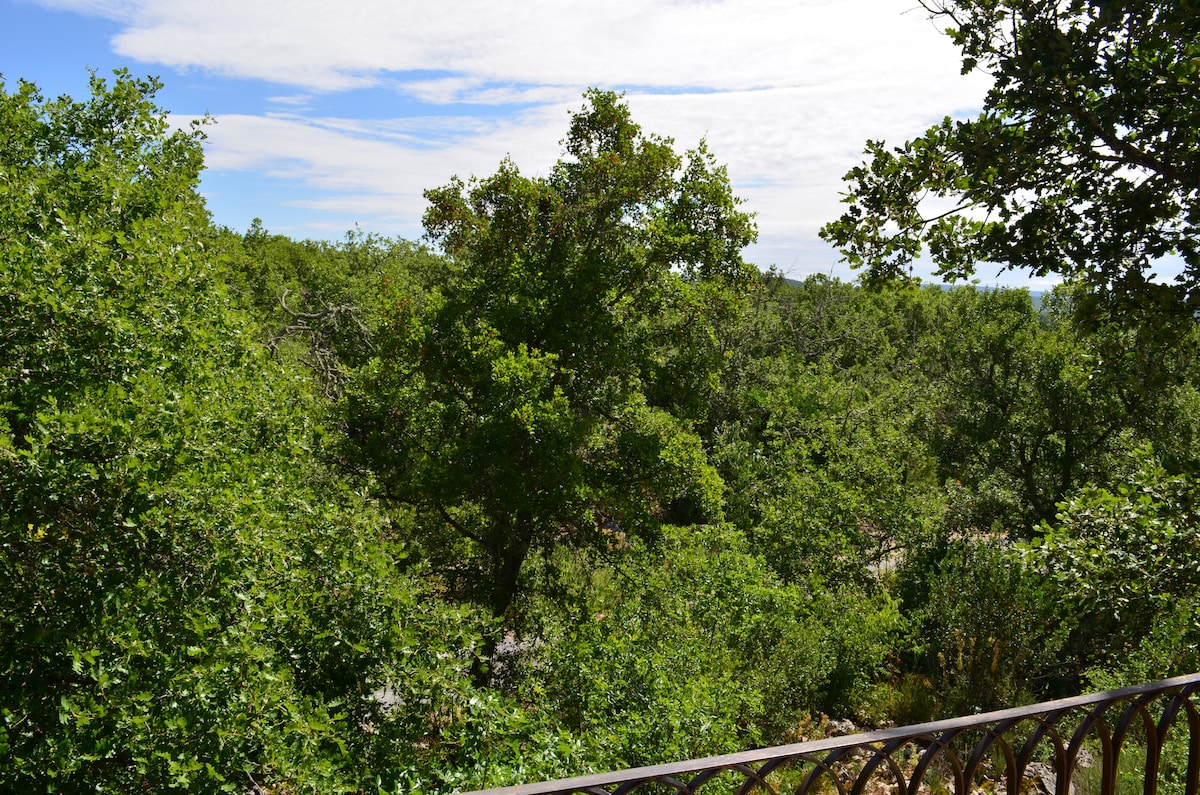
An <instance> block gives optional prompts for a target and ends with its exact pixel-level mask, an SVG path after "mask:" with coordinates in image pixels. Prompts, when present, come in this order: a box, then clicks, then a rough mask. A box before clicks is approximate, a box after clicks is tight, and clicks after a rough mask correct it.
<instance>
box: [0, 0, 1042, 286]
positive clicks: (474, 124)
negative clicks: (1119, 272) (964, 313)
mask: <svg viewBox="0 0 1200 795" xmlns="http://www.w3.org/2000/svg"><path fill="white" fill-rule="evenodd" d="M120 66H126V67H129V68H130V70H131V71H132V72H133V73H134V74H136V75H148V74H151V75H157V76H159V77H160V78H161V79H162V80H163V82H164V83H165V88H164V89H163V91H162V92H161V93H160V95H159V101H160V104H161V105H162V106H163V107H164V108H167V109H168V110H170V111H171V112H172V114H173V115H176V116H178V117H179V118H180V120H181V121H183V120H187V119H190V118H193V117H198V116H202V115H204V114H206V113H207V114H210V115H211V116H212V117H213V118H214V119H215V124H214V125H212V126H211V127H210V128H209V130H208V136H209V138H208V142H207V144H206V162H207V165H208V168H207V170H206V172H205V174H204V178H203V184H202V191H203V193H204V194H205V196H206V198H207V201H208V206H209V209H210V210H211V212H212V214H213V217H214V218H215V220H216V221H217V222H218V223H221V224H225V225H227V226H230V227H232V228H234V229H238V230H244V229H245V228H246V227H247V226H248V225H249V224H250V222H251V219H253V218H255V217H260V218H262V219H263V222H264V225H265V226H266V227H267V228H268V229H270V230H272V231H276V232H281V233H284V234H288V235H290V236H293V237H297V238H306V237H308V238H327V239H336V238H339V237H341V236H342V235H343V234H344V233H345V232H346V231H347V230H349V229H351V228H353V227H354V226H356V225H357V226H358V227H360V228H361V229H363V230H365V231H370V232H378V233H380V234H384V235H399V236H402V237H407V238H410V239H416V238H418V237H419V236H420V234H421V228H420V217H421V213H422V211H423V209H424V200H423V199H422V197H421V192H422V190H424V189H426V188H430V187H436V186H438V185H441V184H444V183H445V182H446V181H447V180H449V179H450V177H452V176H454V175H459V176H462V177H464V178H465V177H469V176H470V175H472V174H476V175H486V174H489V173H491V172H492V171H494V170H495V168H496V166H497V164H498V163H499V162H500V160H501V158H503V157H504V156H506V155H511V157H512V158H513V159H514V160H515V161H516V163H517V165H518V166H519V167H520V168H521V170H522V171H523V172H525V173H530V174H537V173H545V172H546V170H547V169H548V168H549V167H550V165H551V164H552V163H553V162H554V160H555V159H557V157H558V155H559V144H558V142H559V141H560V140H561V139H562V137H563V135H564V134H565V131H566V126H567V118H568V116H567V114H568V112H569V111H570V110H573V109H576V108H578V107H579V106H580V105H581V103H582V100H581V94H582V93H583V91H584V90H585V89H586V88H587V87H588V86H600V87H603V88H611V89H618V90H624V91H625V92H626V93H627V97H628V101H629V104H630V106H631V109H632V111H633V114H634V118H635V119H636V120H637V121H638V122H639V123H641V124H642V126H643V127H644V128H646V129H647V130H649V131H652V132H655V133H659V134H661V135H666V136H670V137H673V138H674V139H675V141H676V143H677V146H678V147H679V148H681V149H684V148H689V147H691V146H694V145H695V144H696V143H697V142H698V141H699V140H700V139H701V138H702V137H704V138H706V139H707V141H708V146H709V148H710V150H711V151H712V152H713V153H714V154H715V155H716V157H717V159H718V160H719V161H721V162H724V163H726V164H727V165H728V169H729V174H730V178H731V181H732V182H733V185H734V189H735V192H736V193H737V194H738V195H739V196H741V197H742V198H743V199H745V201H746V206H747V208H748V209H750V210H752V211H754V212H756V213H757V219H758V224H759V231H760V233H759V238H760V239H759V243H758V244H756V245H755V246H754V247H753V248H752V249H751V250H750V251H749V252H748V253H747V257H748V259H750V260H751V261H753V262H755V263H756V264H758V265H760V266H764V267H765V266H768V265H775V266H777V267H778V268H780V269H781V270H783V271H784V272H785V273H788V274H789V275H792V276H795V277H802V276H804V275H805V274H808V273H814V272H820V273H827V274H830V273H831V274H833V275H836V276H839V277H841V278H852V277H853V275H854V274H853V273H852V272H851V271H850V270H849V269H848V268H846V266H845V265H842V264H838V262H837V260H838V255H837V253H836V252H835V251H834V250H832V249H831V248H829V247H828V246H827V245H826V244H825V243H823V242H822V241H820V240H819V238H818V237H817V229H818V228H819V227H820V226H821V224H823V223H824V222H826V221H828V220H831V219H832V218H834V217H836V216H837V215H838V214H839V212H840V207H841V205H840V204H839V201H838V199H839V195H838V194H839V191H840V190H841V189H842V183H841V176H842V175H843V174H844V173H845V172H846V171H847V170H848V169H849V168H851V167H852V166H854V165H856V164H857V163H858V161H859V159H860V157H861V152H862V148H863V143H864V141H865V140H866V139H868V138H875V139H879V138H883V139H887V140H889V141H894V142H896V143H901V142H902V141H903V140H905V139H907V138H911V137H913V136H915V135H918V134H919V133H920V132H921V131H922V130H924V129H925V128H926V127H927V126H929V125H930V124H932V123H934V122H936V121H938V120H940V119H941V118H942V116H944V115H947V114H952V115H965V114H971V113H972V110H973V109H975V108H978V106H979V104H980V102H981V100H982V97H983V94H984V92H985V91H986V88H987V86H986V84H985V83H984V82H983V78H980V77H972V78H964V77H961V76H959V62H958V52H957V50H956V49H955V48H954V47H953V45H952V44H951V43H950V41H949V40H948V39H947V38H946V37H945V36H944V35H943V34H942V33H941V32H940V31H938V30H937V29H936V28H935V26H934V24H933V23H932V22H930V20H929V19H928V15H927V14H926V13H925V12H924V11H923V10H922V9H920V7H919V6H918V5H917V2H916V0H574V2H570V3H568V2H563V0H520V1H519V2H517V1H516V0H511V1H508V2H505V1H504V0H491V2H485V1H484V0H448V1H444V2H438V3H435V2H429V1H428V0H425V1H424V2H405V1H404V0H342V2H337V3H334V2H324V1H322V0H36V1H35V0H0V74H3V76H4V78H5V80H6V81H7V82H9V83H13V82H15V81H16V79H17V78H25V79H28V80H32V81H33V82H35V83H37V84H38V85H39V86H40V87H41V88H42V90H43V93H45V94H47V95H52V96H57V95H59V94H62V93H67V94H71V95H74V96H83V95H84V94H85V92H86V90H87V80H88V72H87V69H88V68H92V69H96V70H98V72H99V73H100V74H109V73H110V72H111V70H112V69H113V68H116V67H120ZM980 275H981V276H982V277H983V279H984V281H985V282H988V281H991V279H989V278H988V277H990V276H991V274H988V273H981V274H980ZM1004 280H1005V281H1007V282H1009V283H1014V282H1021V283H1024V280H1023V278H1022V277H1021V276H1020V275H1018V274H1012V275H1008V276H1006V277H1004ZM1033 286H1037V285H1033Z"/></svg>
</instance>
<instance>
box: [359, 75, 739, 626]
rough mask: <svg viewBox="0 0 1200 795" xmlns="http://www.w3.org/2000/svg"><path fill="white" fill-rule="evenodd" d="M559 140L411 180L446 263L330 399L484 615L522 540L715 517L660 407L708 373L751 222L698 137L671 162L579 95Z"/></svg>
mask: <svg viewBox="0 0 1200 795" xmlns="http://www.w3.org/2000/svg"><path fill="white" fill-rule="evenodd" d="M565 150H566V154H565V157H564V159H563V160H561V161H560V162H559V163H558V164H557V165H556V166H555V167H554V169H553V171H552V172H551V174H550V176H549V177H546V178H528V177H524V176H522V175H521V174H520V173H519V172H518V170H517V168H516V166H515V165H514V164H512V163H511V162H508V161H505V162H504V163H502V164H501V166H500V169H499V170H498V171H497V172H496V173H495V174H494V175H492V176H490V177H488V178H486V179H479V180H473V181H472V182H471V183H470V184H469V185H467V184H464V183H463V182H462V181H460V180H457V179H456V180H454V181H453V182H451V183H450V184H449V185H447V186H445V187H443V188H439V189H436V190H431V191H428V192H427V194H426V195H427V197H428V198H429V200H430V202H431V207H430V209H429V210H428V211H427V213H426V216H425V226H426V229H427V231H428V235H429V237H430V238H431V239H432V240H433V241H434V242H436V243H438V244H439V245H440V246H441V247H442V249H443V250H444V251H445V253H446V255H447V256H448V258H449V261H450V265H449V274H448V275H447V277H446V280H445V281H444V283H442V284H440V285H439V289H438V290H437V291H435V292H434V293H433V294H431V295H429V296H428V297H427V298H426V299H425V300H424V301H420V302H412V303H408V304H403V305H401V306H398V307H397V308H396V310H395V311H394V313H393V314H392V315H391V317H390V319H391V324H390V326H389V328H388V331H387V333H385V334H382V335H381V336H380V338H379V355H378V356H377V357H376V358H374V359H373V360H372V361H371V362H370V363H369V364H368V365H366V366H364V367H363V368H362V369H361V370H360V372H359V373H358V375H357V380H356V382H355V385H354V387H353V389H352V390H351V392H350V394H349V395H348V399H347V400H346V401H345V403H344V407H345V414H344V416H345V421H346V423H347V426H348V427H349V429H350V435H351V439H352V442H353V444H352V446H351V447H350V448H349V449H348V451H347V454H346V460H347V461H348V462H349V463H350V464H351V465H352V466H355V467H360V468H362V469H364V470H367V471H369V473H370V474H371V475H372V476H373V477H374V478H375V479H376V481H377V482H378V483H379V485H380V493H381V494H382V495H383V496H384V497H385V498H386V499H388V500H389V501H391V502H392V503H394V504H399V505H405V506H409V507H411V508H412V509H413V510H414V511H415V512H416V517H417V524H418V527H419V528H420V529H421V532H422V536H423V537H424V538H425V539H426V540H427V543H425V544H424V545H423V546H422V549H423V551H424V552H425V554H428V555H429V556H430V558H431V560H433V561H434V563H435V565H437V566H439V567H440V568H443V569H444V570H446V571H447V574H448V583H449V584H450V585H451V586H453V587H454V588H455V592H456V593H460V594H463V595H465V596H468V597H469V598H472V599H475V600H476V601H478V602H480V603H482V604H485V605H487V606H488V607H489V608H490V609H491V610H492V612H493V614H494V615H496V616H497V617H500V616H503V615H505V613H506V612H507V611H508V610H509V607H510V605H511V604H512V601H513V599H514V598H515V596H516V595H517V593H518V592H519V581H520V577H521V571H522V568H523V566H524V562H525V559H526V557H527V556H528V555H529V553H530V551H532V550H537V549H542V548H545V547H549V546H554V545H558V544H564V543H566V544H577V545H589V544H595V543H597V542H602V541H603V537H604V536H603V532H602V531H603V530H604V529H605V528H610V527H618V528H619V529H620V530H621V532H624V533H628V534H629V535H634V534H642V535H647V536H652V535H653V533H654V531H655V528H656V527H657V525H658V524H659V523H660V521H661V519H662V518H663V517H664V516H666V515H669V514H671V513H672V512H675V513H679V514H682V515H686V516H687V518H688V520H694V519H704V518H718V517H719V516H720V495H719V488H720V486H719V481H718V480H717V479H716V477H715V474H714V473H713V472H712V470H711V468H710V467H709V465H708V463H707V461H706V457H705V454H704V451H703V449H702V448H701V446H700V443H699V439H698V437H697V436H696V435H695V434H694V433H693V432H692V431H691V430H690V428H689V423H688V422H687V420H686V419H684V418H682V417H681V416H679V415H677V414H674V413H672V412H671V409H672V408H673V407H675V406H676V405H679V404H680V403H686V402H687V401H688V400H689V399H691V398H690V392H691V390H690V389H688V388H687V387H686V386H684V387H683V388H680V387H681V384H683V385H686V384H688V383H691V382H692V381H696V382H698V383H700V384H704V385H707V384H708V383H709V382H710V380H711V379H713V378H715V377H716V376H717V375H718V374H719V367H720V363H721V362H720V355H719V350H717V348H716V346H715V343H714V342H712V338H713V335H712V333H711V331H710V328H711V324H712V323H713V322H715V319H716V317H715V315H714V313H716V312H719V311H721V309H722V307H723V306H724V305H725V304H727V303H728V302H729V301H730V300H731V298H729V297H728V290H731V289H735V288H737V287H738V285H741V284H742V283H744V282H745V280H746V277H747V273H746V272H747V266H746V265H745V264H744V263H743V262H742V260H741V257H740V254H739V252H740V250H741V248H742V247H744V246H745V245H746V244H747V243H748V242H750V240H752V239H753V235H754V230H753V226H752V224H751V221H750V218H749V216H747V215H746V214H744V213H742V212H740V211H739V210H737V209H736V205H737V202H736V200H734V199H733V197H732V195H731V194H730V191H729V185H728V180H727V178H726V176H725V173H724V170H723V169H721V168H719V167H717V166H716V165H714V164H713V162H712V158H711V156H710V155H709V154H708V153H707V152H706V151H705V150H704V149H703V148H700V149H698V150H696V151H694V152H691V153H689V154H688V155H687V156H686V158H680V157H679V156H677V155H676V154H675V153H674V152H673V151H672V149H671V147H670V145H669V142H667V141H664V140H662V139H659V138H657V137H654V136H648V135H644V134H643V133H642V132H641V131H640V129H639V128H638V127H637V125H636V124H634V123H633V121H632V120H631V119H630V117H629V112H628V109H627V108H626V107H625V105H624V104H622V103H621V102H620V101H619V100H618V98H617V97H616V96H615V95H612V94H608V93H604V92H592V93H590V94H589V95H588V106H587V107H585V108H584V109H583V110H582V111H581V112H580V113H578V114H576V115H575V116H573V118H572V121H571V128H570V132H569V134H568V137H567V139H566V142H565ZM685 327H686V328H690V329H692V331H691V334H690V335H683V334H679V333H677V332H678V331H679V330H680V329H683V328H685ZM680 373H686V377H684V378H680V379H679V382H675V381H676V375H677V374H680ZM668 382H671V383H668ZM676 395H679V399H678V401H677V400H675V396H676Z"/></svg>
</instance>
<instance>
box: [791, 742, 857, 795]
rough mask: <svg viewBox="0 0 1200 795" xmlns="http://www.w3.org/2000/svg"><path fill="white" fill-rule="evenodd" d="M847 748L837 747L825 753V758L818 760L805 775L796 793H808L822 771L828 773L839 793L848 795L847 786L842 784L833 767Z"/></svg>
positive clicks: (797, 794) (799, 794) (804, 794)
mask: <svg viewBox="0 0 1200 795" xmlns="http://www.w3.org/2000/svg"><path fill="white" fill-rule="evenodd" d="M845 752H846V749H845V748H837V749H834V750H833V751H830V752H829V753H828V754H826V755H825V758H824V759H822V760H818V761H817V762H816V763H815V766H814V767H813V769H812V770H811V771H809V774H808V775H807V776H805V777H804V781H802V782H800V787H799V788H798V789H797V790H796V795H806V793H808V792H809V791H810V790H811V789H812V787H813V784H815V783H816V782H817V779H819V778H820V777H821V774H822V773H828V774H829V779H830V781H832V782H833V783H834V785H835V786H836V787H837V791H838V795H846V787H845V786H844V785H843V784H842V782H841V779H839V778H838V776H837V771H836V770H834V769H833V765H834V763H835V762H837V761H839V760H840V759H841V757H843V756H844V755H845Z"/></svg>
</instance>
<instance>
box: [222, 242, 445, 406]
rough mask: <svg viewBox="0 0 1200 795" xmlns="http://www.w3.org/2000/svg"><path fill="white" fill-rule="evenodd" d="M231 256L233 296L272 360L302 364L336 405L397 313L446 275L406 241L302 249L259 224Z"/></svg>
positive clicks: (437, 260) (312, 244) (306, 245)
mask: <svg viewBox="0 0 1200 795" xmlns="http://www.w3.org/2000/svg"><path fill="white" fill-rule="evenodd" d="M230 249H231V253H230V263H229V264H230V269H231V280H232V287H233V290H234V292H235V294H236V296H237V297H238V298H239V299H240V300H242V301H244V302H245V303H246V304H247V305H248V306H249V308H250V309H251V311H252V313H253V314H254V315H255V317H256V318H257V319H258V321H259V322H260V323H261V324H262V325H263V326H264V327H265V328H266V329H267V331H268V332H269V335H270V336H269V337H268V344H269V345H270V347H271V350H272V352H273V353H274V354H275V355H276V356H277V357H280V358H288V356H289V354H291V355H294V356H295V358H298V359H299V360H300V361H301V362H303V363H304V364H305V365H306V366H307V367H308V368H309V369H310V370H312V372H313V374H314V375H315V377H316V379H317V381H318V383H319V384H320V385H321V387H322V390H323V392H324V393H325V394H326V396H328V397H331V398H332V397H337V396H338V395H339V394H340V393H341V389H342V387H343V385H344V382H345V378H346V372H347V371H348V370H349V369H352V368H355V367H358V366H361V365H362V364H364V363H365V362H366V361H367V360H368V359H369V358H370V357H371V355H372V354H373V353H375V352H376V346H375V335H376V334H377V333H378V332H379V329H380V327H381V326H382V325H384V324H385V323H386V322H387V318H388V316H389V315H390V314H391V312H392V311H393V310H394V308H395V307H396V306H397V305H398V304H403V303H404V302H409V301H413V300H417V297H418V296H420V295H422V294H423V293H424V292H425V291H427V290H428V289H429V288H430V285H432V284H433V283H434V282H435V281H436V280H437V279H438V277H439V274H440V271H441V270H442V269H443V268H444V267H445V263H444V262H443V261H442V259H441V258H440V257H437V256H435V255H434V254H432V253H430V252H429V251H427V250H425V249H424V248H421V247H419V246H417V245H415V244H413V243H409V242H408V241H405V240H399V239H396V240H388V239H384V238H380V237H378V236H375V235H367V234H363V233H362V232H358V231H355V232H350V233H348V234H347V235H346V238H345V240H343V241H342V242H341V243H339V244H330V243H325V242H313V241H305V242H300V243H298V242H295V241H292V240H290V239H288V238H286V237H284V236H282V235H272V234H270V233H268V232H267V231H266V230H265V229H263V228H262V226H261V224H260V223H259V222H258V220H257V219H256V220H255V223H254V224H253V225H252V226H251V227H250V229H249V230H248V231H247V232H246V234H245V235H244V236H243V237H242V238H241V240H240V241H236V243H235V244H233V245H231V246H230Z"/></svg>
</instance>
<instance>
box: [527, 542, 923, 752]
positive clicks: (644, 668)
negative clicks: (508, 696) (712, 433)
mask: <svg viewBox="0 0 1200 795" xmlns="http://www.w3.org/2000/svg"><path fill="white" fill-rule="evenodd" d="M665 532H666V537H665V538H664V540H663V543H662V544H661V545H660V546H659V547H657V548H655V549H653V550H648V549H642V548H636V549H626V550H623V551H620V552H618V553H617V554H616V555H610V559H611V561H612V564H611V568H608V567H603V568H601V569H599V570H598V571H597V570H596V569H592V570H591V571H590V572H584V571H576V578H575V580H574V581H576V582H583V583H587V585H586V586H585V587H583V588H581V592H580V593H578V594H577V595H576V600H577V601H576V602H575V603H576V605H577V607H576V609H574V610H572V611H569V612H563V611H562V610H561V608H559V607H558V606H557V605H555V604H553V603H550V604H547V605H546V606H545V607H544V608H543V610H544V611H545V612H544V613H543V614H542V616H541V618H540V621H539V624H540V625H539V631H538V632H537V633H536V635H535V636H536V638H537V641H536V642H534V643H531V644H530V645H529V647H528V648H526V649H524V650H523V651H522V653H521V656H520V660H519V664H520V666H521V668H522V673H523V674H524V676H523V677H522V678H521V680H520V685H519V689H520V691H521V692H523V693H525V694H526V697H527V698H528V699H529V700H530V701H532V702H533V703H536V704H537V705H538V707H539V709H544V710H546V711H549V712H552V713H553V714H556V715H558V716H560V717H559V719H560V720H562V721H564V723H565V724H566V725H567V726H568V727H569V728H570V729H571V731H572V733H573V734H575V735H577V736H580V737H583V738H584V741H585V742H587V743H588V744H589V745H591V746H593V747H594V748H595V753H597V754H598V757H597V759H598V761H600V763H601V764H603V765H607V766H610V767H619V766H628V765H638V764H650V763H652V762H654V761H656V760H662V759H682V758H690V757H696V756H703V755H707V754H712V753H720V752H730V751H734V750H737V749H740V748H746V747H751V746H754V745H762V744H764V743H766V744H769V743H776V742H782V741H784V740H785V739H786V738H787V737H789V736H790V735H789V732H791V731H792V730H794V729H795V727H796V726H797V725H799V724H800V723H801V722H802V720H803V719H804V718H805V717H806V716H807V715H809V714H810V713H811V712H813V711H815V710H821V709H823V710H828V711H834V712H837V713H838V714H846V713H848V712H853V711H854V710H855V709H856V707H858V706H859V705H860V704H861V701H862V698H863V696H864V694H865V693H866V691H867V689H868V688H869V685H870V683H871V682H872V681H873V680H874V679H875V678H876V677H877V676H879V675H880V673H881V672H882V671H883V670H884V668H885V665H886V659H887V654H888V652H889V650H890V649H891V648H892V644H893V643H894V642H895V640H896V637H897V634H898V632H899V630H900V628H901V625H902V622H901V620H900V618H899V616H898V614H897V613H896V610H895V605H894V603H892V602H891V601H890V600H889V599H888V598H887V597H886V595H884V594H882V593H880V592H878V591H877V592H875V593H869V592H866V591H862V590H858V589H854V588H849V587H846V588H839V589H837V590H829V591H812V590H809V589H807V588H803V587H800V586H793V585H787V584H785V583H783V582H782V581H780V580H779V578H778V577H777V576H776V575H775V574H774V573H773V572H771V571H770V569H769V568H768V567H767V566H766V564H765V561H764V560H763V559H762V558H761V557H759V556H758V555H755V554H753V553H752V552H751V550H750V547H749V544H748V543H747V541H746V540H745V538H744V537H743V536H742V534H741V533H739V532H738V531H736V530H735V529H734V528H732V527H730V526H728V525H720V526H711V527H704V526H697V527H692V528H687V529H685V528H675V527H672V528H667V529H666V531H665Z"/></svg>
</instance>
